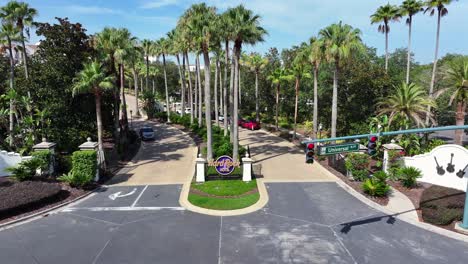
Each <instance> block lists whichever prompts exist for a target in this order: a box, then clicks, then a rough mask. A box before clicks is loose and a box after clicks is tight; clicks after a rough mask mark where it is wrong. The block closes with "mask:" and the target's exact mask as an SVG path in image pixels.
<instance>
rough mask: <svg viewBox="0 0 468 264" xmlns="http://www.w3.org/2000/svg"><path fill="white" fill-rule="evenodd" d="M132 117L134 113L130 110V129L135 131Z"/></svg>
mask: <svg viewBox="0 0 468 264" xmlns="http://www.w3.org/2000/svg"><path fill="white" fill-rule="evenodd" d="M132 117H133V111H132V110H130V128H131V129H133V125H132Z"/></svg>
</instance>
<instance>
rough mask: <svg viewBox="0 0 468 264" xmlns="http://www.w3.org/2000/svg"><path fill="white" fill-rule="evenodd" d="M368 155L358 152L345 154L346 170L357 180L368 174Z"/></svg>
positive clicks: (364, 177) (361, 179)
mask: <svg viewBox="0 0 468 264" xmlns="http://www.w3.org/2000/svg"><path fill="white" fill-rule="evenodd" d="M369 162H370V157H369V156H368V155H365V154H360V153H350V154H348V155H347V156H346V160H345V167H346V170H348V171H349V172H351V173H352V175H353V178H354V179H355V180H357V181H363V180H364V179H366V178H367V176H368V175H369V173H368V168H369Z"/></svg>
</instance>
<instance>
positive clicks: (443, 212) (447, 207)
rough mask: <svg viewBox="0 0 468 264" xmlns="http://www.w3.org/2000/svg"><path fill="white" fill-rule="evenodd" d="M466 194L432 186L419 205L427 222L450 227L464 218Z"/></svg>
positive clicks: (425, 192) (426, 191) (425, 191)
mask: <svg viewBox="0 0 468 264" xmlns="http://www.w3.org/2000/svg"><path fill="white" fill-rule="evenodd" d="M465 195H466V194H465V192H463V191H459V190H455V189H451V188H446V187H442V186H437V185H434V186H431V187H429V188H427V189H426V190H424V192H423V194H422V196H421V202H420V204H419V206H420V208H421V215H422V218H423V219H424V221H425V222H428V223H431V224H436V225H450V224H451V223H453V222H454V221H460V220H462V218H463V208H464V205H465Z"/></svg>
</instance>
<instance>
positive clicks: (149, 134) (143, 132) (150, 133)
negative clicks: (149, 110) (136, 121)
mask: <svg viewBox="0 0 468 264" xmlns="http://www.w3.org/2000/svg"><path fill="white" fill-rule="evenodd" d="M154 136H155V134H154V130H153V128H152V127H148V126H144V127H142V128H140V137H141V140H143V141H144V140H153V139H154Z"/></svg>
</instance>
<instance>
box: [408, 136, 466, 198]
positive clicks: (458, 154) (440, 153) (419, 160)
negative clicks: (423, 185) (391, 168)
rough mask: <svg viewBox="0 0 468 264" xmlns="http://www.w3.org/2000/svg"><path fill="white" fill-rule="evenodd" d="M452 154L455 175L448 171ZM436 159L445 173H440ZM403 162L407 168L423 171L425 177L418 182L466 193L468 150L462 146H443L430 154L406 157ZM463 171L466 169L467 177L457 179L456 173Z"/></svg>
mask: <svg viewBox="0 0 468 264" xmlns="http://www.w3.org/2000/svg"><path fill="white" fill-rule="evenodd" d="M451 154H453V162H452V164H454V165H455V171H454V172H453V173H450V172H448V171H447V167H448V164H449V163H450V158H451ZM434 157H435V158H436V159H437V162H438V163H439V166H441V167H442V169H443V171H442V170H441V171H439V172H438V170H437V164H436V161H435V159H434ZM403 161H404V163H405V165H406V166H412V167H416V168H418V169H420V170H421V171H422V174H423V177H422V178H419V179H418V181H421V182H427V183H431V184H435V185H440V186H445V187H449V188H454V189H457V190H460V191H466V189H467V184H468V168H465V167H466V165H468V150H467V149H465V148H463V147H461V146H458V145H453V144H450V145H442V146H439V147H437V148H435V149H433V150H432V151H431V152H429V153H425V154H422V155H417V156H414V157H404V158H403ZM463 169H465V176H464V177H463V178H459V177H457V175H456V173H457V172H459V171H460V170H463ZM442 172H443V173H442ZM441 174H442V175H441Z"/></svg>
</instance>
